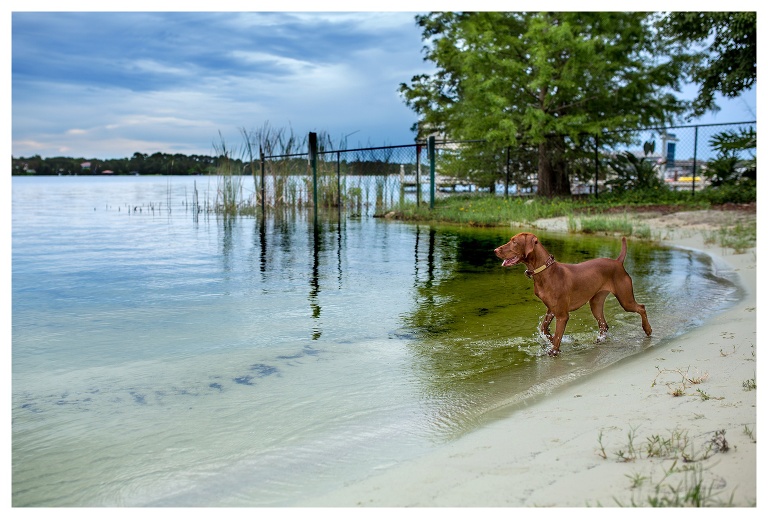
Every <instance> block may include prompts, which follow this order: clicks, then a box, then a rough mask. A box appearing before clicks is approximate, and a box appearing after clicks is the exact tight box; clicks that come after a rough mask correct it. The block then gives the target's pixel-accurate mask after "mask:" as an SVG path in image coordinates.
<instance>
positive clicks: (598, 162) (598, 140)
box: [595, 135, 600, 200]
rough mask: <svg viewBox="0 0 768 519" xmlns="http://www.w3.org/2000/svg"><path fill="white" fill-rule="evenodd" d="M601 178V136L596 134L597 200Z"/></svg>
mask: <svg viewBox="0 0 768 519" xmlns="http://www.w3.org/2000/svg"><path fill="white" fill-rule="evenodd" d="M599 180H600V136H599V135H595V200H597V197H598V196H599V195H598V192H599V191H600V190H599V189H598V182H599Z"/></svg>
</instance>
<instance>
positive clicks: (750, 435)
mask: <svg viewBox="0 0 768 519" xmlns="http://www.w3.org/2000/svg"><path fill="white" fill-rule="evenodd" d="M744 434H746V435H747V438H749V439H750V440H752V443H757V440H756V439H755V433H754V431H753V430H752V429H750V428H749V427H748V426H746V425H745V426H744Z"/></svg>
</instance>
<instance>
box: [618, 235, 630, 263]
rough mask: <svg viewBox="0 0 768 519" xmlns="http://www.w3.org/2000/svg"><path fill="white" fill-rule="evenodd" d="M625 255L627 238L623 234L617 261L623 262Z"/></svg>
mask: <svg viewBox="0 0 768 519" xmlns="http://www.w3.org/2000/svg"><path fill="white" fill-rule="evenodd" d="M626 257H627V238H626V237H625V236H622V237H621V254H619V257H618V258H616V261H618V262H619V263H624V258H626Z"/></svg>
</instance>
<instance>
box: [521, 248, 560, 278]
mask: <svg viewBox="0 0 768 519" xmlns="http://www.w3.org/2000/svg"><path fill="white" fill-rule="evenodd" d="M554 262H555V257H554V256H553V255H551V254H550V255H549V258H547V261H546V263H544V264H543V265H542V266H541V267H539V268H537V269H535V270H526V271H525V275H526V276H528V277H529V278H533V275H534V274H538V273H539V272H543V271H544V270H545V269H546V268H547V267H549V266H550V265H552V264H553V263H554Z"/></svg>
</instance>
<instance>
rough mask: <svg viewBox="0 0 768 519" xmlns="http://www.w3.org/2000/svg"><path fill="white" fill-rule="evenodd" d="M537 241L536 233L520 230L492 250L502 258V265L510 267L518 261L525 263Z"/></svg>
mask: <svg viewBox="0 0 768 519" xmlns="http://www.w3.org/2000/svg"><path fill="white" fill-rule="evenodd" d="M537 243H539V239H538V238H537V237H536V235H534V234H531V233H529V232H521V233H519V234H515V235H514V236H512V238H511V239H510V240H509V241H508V242H507V243H505V244H504V245H502V246H501V247H497V248H496V249H495V250H494V251H493V252H495V253H496V256H498V257H499V258H501V259H502V260H504V261H502V262H501V266H502V267H511V266H513V265H517V264H518V263H525V261H526V259H527V258H528V256H529V255H530V254H531V253H533V248H534V247H535V246H536V244H537Z"/></svg>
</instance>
